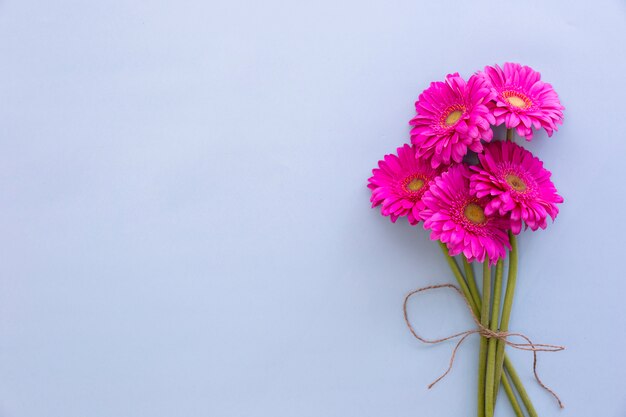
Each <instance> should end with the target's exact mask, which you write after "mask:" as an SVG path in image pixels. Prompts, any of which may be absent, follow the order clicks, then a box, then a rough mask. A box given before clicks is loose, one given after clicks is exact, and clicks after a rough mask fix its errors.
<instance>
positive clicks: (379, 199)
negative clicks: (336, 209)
mask: <svg viewBox="0 0 626 417" xmlns="http://www.w3.org/2000/svg"><path fill="white" fill-rule="evenodd" d="M415 152H416V149H415V146H410V145H404V146H402V147H400V148H398V149H397V155H394V154H390V155H385V158H384V160H382V161H378V168H375V169H373V170H372V176H371V177H370V178H369V180H368V182H369V184H367V187H368V188H369V189H370V190H372V197H371V198H370V201H371V202H372V207H376V206H381V213H382V215H383V216H389V217H390V218H391V221H392V222H393V223H395V222H396V220H398V217H402V216H406V217H407V219H408V220H409V223H411V224H412V225H416V224H417V223H418V222H419V220H420V218H419V213H420V211H421V210H422V209H423V208H424V203H423V202H422V197H423V195H424V193H425V192H426V190H428V187H429V186H430V183H431V181H432V180H433V179H434V178H435V177H436V176H437V175H439V173H440V170H437V169H434V168H432V167H431V166H430V165H429V164H428V163H426V162H424V161H423V160H421V159H418V158H416V157H415Z"/></svg>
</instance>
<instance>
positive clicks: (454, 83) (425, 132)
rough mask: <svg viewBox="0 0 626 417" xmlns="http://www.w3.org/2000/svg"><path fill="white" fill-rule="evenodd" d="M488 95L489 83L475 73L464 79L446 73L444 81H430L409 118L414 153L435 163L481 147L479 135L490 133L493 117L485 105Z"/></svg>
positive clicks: (458, 158)
mask: <svg viewBox="0 0 626 417" xmlns="http://www.w3.org/2000/svg"><path fill="white" fill-rule="evenodd" d="M492 99H493V92H492V91H491V89H490V87H489V85H488V84H487V83H486V81H485V79H484V78H482V77H479V76H477V75H473V76H472V77H470V79H469V80H468V81H467V82H465V80H463V78H461V77H460V76H459V74H457V73H455V74H449V75H448V76H447V77H446V80H445V82H441V81H438V82H434V83H431V84H430V87H428V88H427V89H426V90H424V92H423V93H422V94H420V96H419V98H418V101H417V102H416V103H415V110H416V111H417V115H416V116H415V117H414V118H413V119H412V120H411V122H410V124H411V125H412V126H414V127H413V129H412V130H411V142H412V143H414V144H415V145H417V149H418V151H417V156H418V157H420V158H425V159H428V160H429V161H430V162H431V165H432V166H433V167H438V166H439V165H442V164H444V165H449V164H450V163H452V162H457V163H460V162H461V161H462V160H463V156H465V154H466V153H467V150H468V149H471V150H472V151H474V152H480V151H482V149H483V147H482V143H481V139H483V140H485V141H487V142H488V141H490V140H491V138H492V137H493V132H492V130H491V125H492V124H494V123H495V118H494V116H493V115H492V114H491V112H490V110H489V108H488V107H487V103H488V102H489V101H490V100H492Z"/></svg>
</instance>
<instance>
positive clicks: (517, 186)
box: [505, 174, 528, 191]
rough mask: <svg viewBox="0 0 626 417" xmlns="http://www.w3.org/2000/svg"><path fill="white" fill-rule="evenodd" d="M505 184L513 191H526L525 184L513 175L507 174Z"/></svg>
mask: <svg viewBox="0 0 626 417" xmlns="http://www.w3.org/2000/svg"><path fill="white" fill-rule="evenodd" d="M505 180H506V182H507V184H509V185H510V186H511V188H512V189H514V190H515V191H526V188H528V187H527V186H526V183H525V182H524V181H522V179H521V178H520V177H518V176H517V175H514V174H508V175H507V176H506V178H505Z"/></svg>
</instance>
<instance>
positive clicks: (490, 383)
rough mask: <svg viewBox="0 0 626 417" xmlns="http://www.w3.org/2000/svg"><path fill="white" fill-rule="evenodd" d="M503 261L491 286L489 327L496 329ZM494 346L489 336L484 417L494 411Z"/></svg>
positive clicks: (498, 266)
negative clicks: (491, 303)
mask: <svg viewBox="0 0 626 417" xmlns="http://www.w3.org/2000/svg"><path fill="white" fill-rule="evenodd" d="M503 269H504V262H503V261H502V259H499V260H498V263H497V264H496V277H495V280H494V287H493V305H492V308H491V322H490V323H489V329H490V330H492V331H494V332H495V331H498V318H499V316H500V299H501V298H502V271H503ZM496 347H497V340H496V339H494V338H490V339H489V342H488V347H487V370H486V372H485V373H486V376H485V417H493V413H494V405H495V402H494V397H495V396H494V392H495V391H496V389H495V386H494V384H495V371H496Z"/></svg>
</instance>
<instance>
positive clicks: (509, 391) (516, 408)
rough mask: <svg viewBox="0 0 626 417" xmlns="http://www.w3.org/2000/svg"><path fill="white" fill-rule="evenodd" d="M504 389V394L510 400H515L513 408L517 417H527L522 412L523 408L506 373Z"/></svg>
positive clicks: (503, 382) (503, 381)
mask: <svg viewBox="0 0 626 417" xmlns="http://www.w3.org/2000/svg"><path fill="white" fill-rule="evenodd" d="M502 387H503V388H504V392H506V395H507V397H509V399H510V398H515V401H511V407H513V411H514V412H515V415H516V416H517V417H525V416H524V412H523V411H522V407H520V405H519V402H518V401H517V398H516V397H515V393H514V392H513V388H511V381H509V376H508V375H507V374H506V373H503V374H502ZM531 406H532V404H531ZM533 410H534V409H533Z"/></svg>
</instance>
